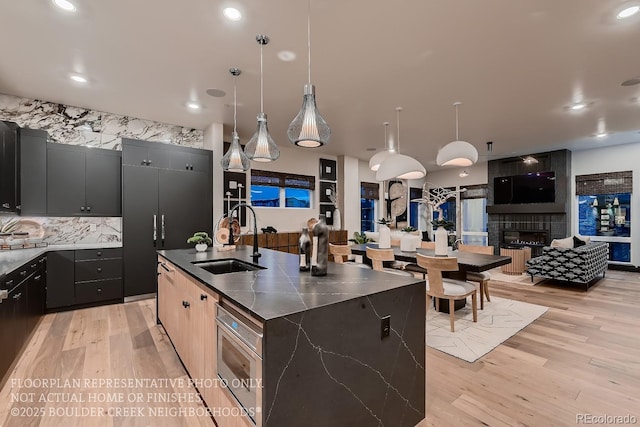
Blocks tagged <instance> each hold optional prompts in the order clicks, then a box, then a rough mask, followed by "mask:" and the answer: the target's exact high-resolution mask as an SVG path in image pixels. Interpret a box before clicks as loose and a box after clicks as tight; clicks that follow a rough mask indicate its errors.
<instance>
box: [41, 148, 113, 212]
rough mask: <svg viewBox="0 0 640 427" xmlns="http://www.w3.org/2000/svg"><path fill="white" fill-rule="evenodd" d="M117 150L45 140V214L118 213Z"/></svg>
mask: <svg viewBox="0 0 640 427" xmlns="http://www.w3.org/2000/svg"><path fill="white" fill-rule="evenodd" d="M121 156H122V154H121V152H120V151H115V150H104V149H99V148H90V147H81V146H76V145H67V144H52V143H50V144H47V214H48V215H57V216H121V215H122V207H121V206H122V205H121V163H122V162H121V159H122V157H121Z"/></svg>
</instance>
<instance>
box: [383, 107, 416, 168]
mask: <svg viewBox="0 0 640 427" xmlns="http://www.w3.org/2000/svg"><path fill="white" fill-rule="evenodd" d="M400 111H402V107H397V108H396V114H397V124H398V135H397V143H396V150H397V152H396V153H392V154H391V155H390V156H388V157H387V158H386V159H385V160H384V161H383V162H382V163H381V164H380V167H379V168H378V171H377V172H376V180H377V181H386V180H388V179H393V178H399V179H420V178H424V177H425V175H426V174H427V170H426V169H425V168H424V166H422V163H420V162H419V161H417V160H416V159H414V158H413V157H409V156H405V155H404V154H400Z"/></svg>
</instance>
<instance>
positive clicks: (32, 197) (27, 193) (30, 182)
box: [19, 128, 48, 215]
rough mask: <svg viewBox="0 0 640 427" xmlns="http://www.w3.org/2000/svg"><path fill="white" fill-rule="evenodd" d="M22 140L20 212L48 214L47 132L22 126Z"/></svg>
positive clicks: (20, 138)
mask: <svg viewBox="0 0 640 427" xmlns="http://www.w3.org/2000/svg"><path fill="white" fill-rule="evenodd" d="M19 135H20V137H19V141H20V214H21V215H46V214H47V137H48V135H47V132H46V131H43V130H36V129H26V128H22V129H20V130H19Z"/></svg>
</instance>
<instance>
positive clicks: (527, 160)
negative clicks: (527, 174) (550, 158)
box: [522, 156, 538, 165]
mask: <svg viewBox="0 0 640 427" xmlns="http://www.w3.org/2000/svg"><path fill="white" fill-rule="evenodd" d="M522 162H523V163H524V164H525V165H535V164H536V163H538V159H536V158H535V157H533V156H527V157H524V158H523V159H522Z"/></svg>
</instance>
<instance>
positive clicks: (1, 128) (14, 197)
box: [0, 121, 20, 213]
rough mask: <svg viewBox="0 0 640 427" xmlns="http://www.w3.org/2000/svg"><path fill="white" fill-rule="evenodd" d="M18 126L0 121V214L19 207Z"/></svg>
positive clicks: (16, 209)
mask: <svg viewBox="0 0 640 427" xmlns="http://www.w3.org/2000/svg"><path fill="white" fill-rule="evenodd" d="M18 171H19V151H18V125H16V124H15V123H12V122H2V121H0V212H13V213H17V212H18V209H19V206H20V192H19V188H20V178H19V174H18Z"/></svg>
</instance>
